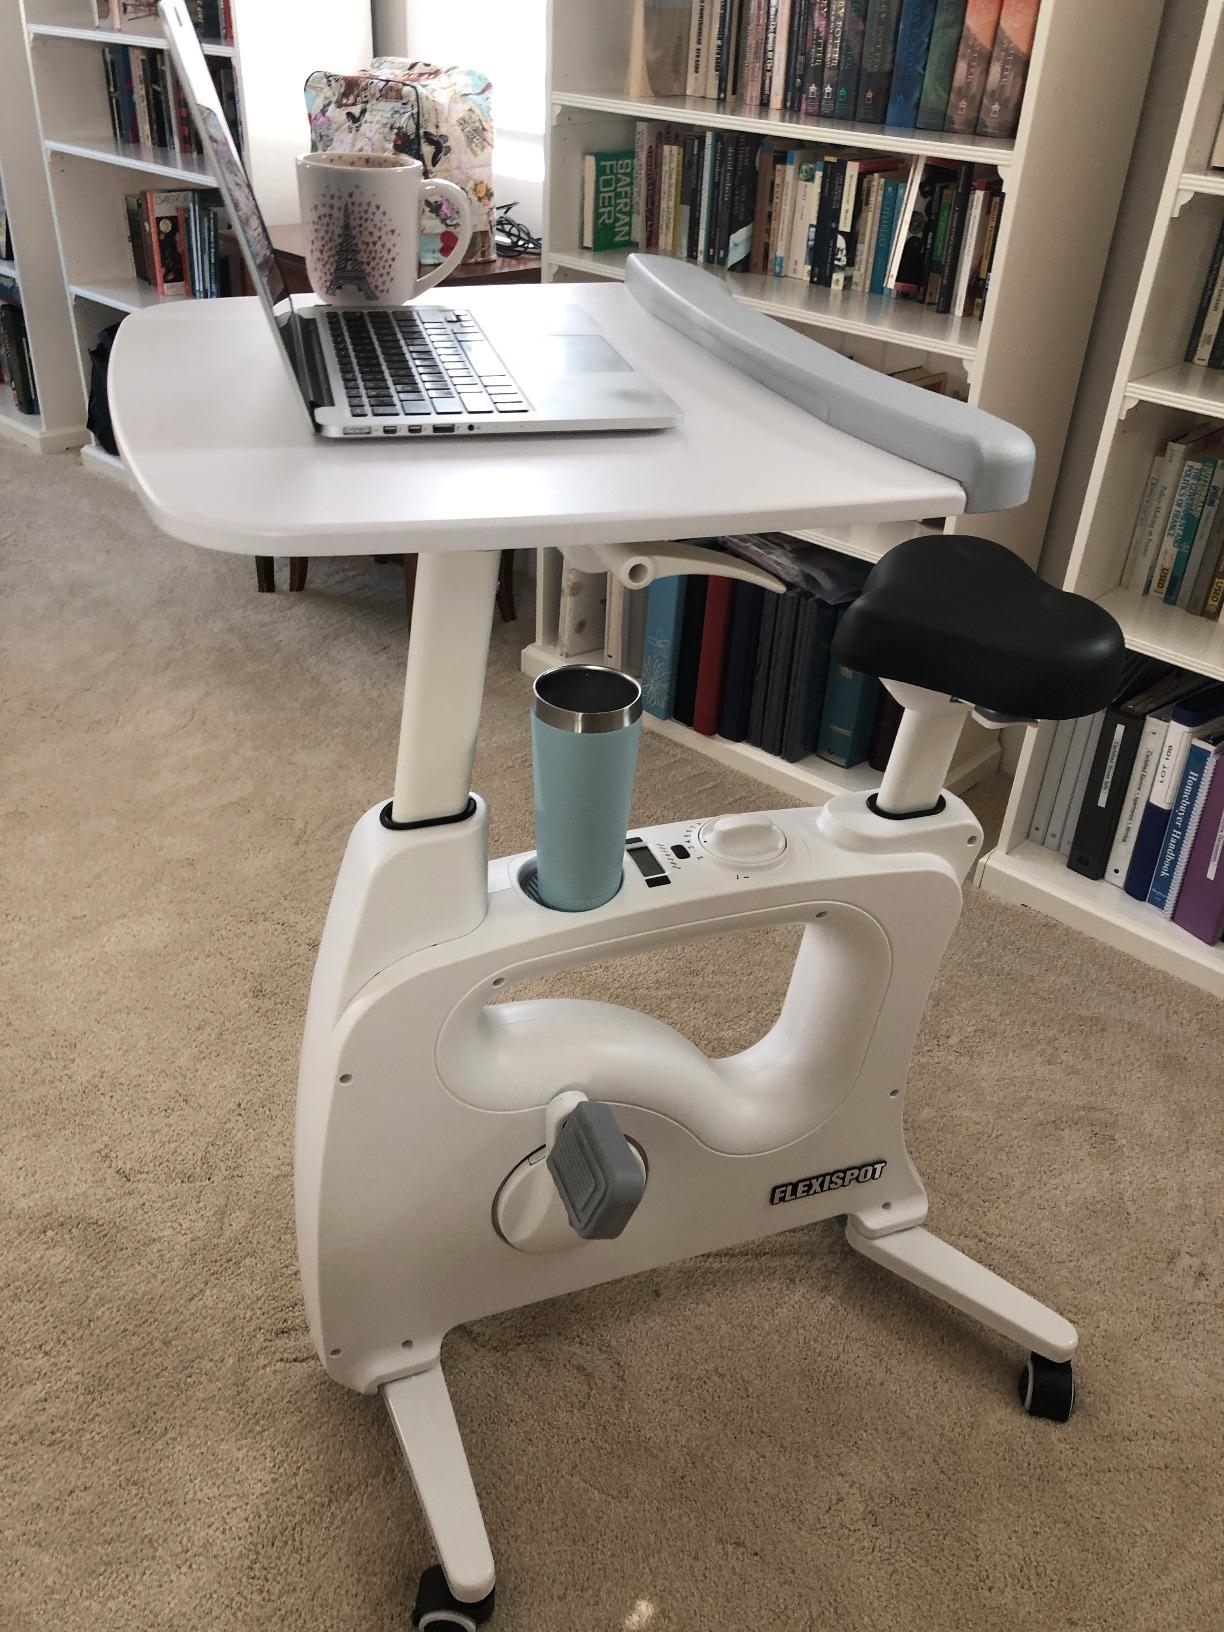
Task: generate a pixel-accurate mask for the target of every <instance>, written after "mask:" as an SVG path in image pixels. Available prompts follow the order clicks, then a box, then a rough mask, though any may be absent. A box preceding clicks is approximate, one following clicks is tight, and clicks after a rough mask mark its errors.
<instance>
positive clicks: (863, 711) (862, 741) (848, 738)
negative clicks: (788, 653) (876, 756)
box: [816, 662, 880, 769]
mask: <svg viewBox="0 0 1224 1632" xmlns="http://www.w3.org/2000/svg"><path fill="white" fill-rule="evenodd" d="M879 693H880V682H879V681H878V680H877V679H876V678H875V676H874V675H869V674H859V673H857V671H856V670H854V669H848V668H847V667H846V665H845V664H844V663H832V662H831V663H830V664H829V677H828V682H827V686H826V689H825V698H824V706H823V708H822V709H821V714H820V731H819V733H818V735H817V741H816V753H817V755H818V756H819V757H820V758H821V759H825V760H828V761H829V763H830V764H833V765H842V766H844V767H846V768H847V769H849V768H850V767H851V766H854V765H861V764H862V762H863V761H864V760H865V759H866V758H867V752H868V749H869V748H870V747H871V728H872V725H873V723H874V720H875V711H876V703H877V700H878V698H879Z"/></svg>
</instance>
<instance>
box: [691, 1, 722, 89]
mask: <svg viewBox="0 0 1224 1632" xmlns="http://www.w3.org/2000/svg"><path fill="white" fill-rule="evenodd" d="M714 5H715V0H692V11H691V15H690V19H689V48H688V70H687V73H686V75H685V86H684V88H685V92H686V94H687V95H688V96H704V95H705V54H706V47H707V44H708V40H709V33H708V30H709V25H710V20H711V17H712V15H713V11H714Z"/></svg>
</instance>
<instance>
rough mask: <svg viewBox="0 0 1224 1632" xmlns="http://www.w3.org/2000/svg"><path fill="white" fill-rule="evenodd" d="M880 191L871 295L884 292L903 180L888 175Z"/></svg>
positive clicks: (903, 185) (903, 189) (903, 187)
mask: <svg viewBox="0 0 1224 1632" xmlns="http://www.w3.org/2000/svg"><path fill="white" fill-rule="evenodd" d="M880 192H881V196H880V219H879V224H878V226H877V228H876V237H875V254H874V257H873V259H872V265H871V283H870V293H871V294H873V295H882V294H883V293H884V277H885V273H886V272H887V270H888V257H889V255H890V253H891V251H892V244H893V237H894V234H895V233H896V230H897V213H898V211H899V210H900V207H901V199H902V197H903V195H904V193H905V182H904V181H902V180H899V179H898V178H896V177H895V176H889V177H887V178H886V179H885V181H884V184H883V187H882V188H881V190H880Z"/></svg>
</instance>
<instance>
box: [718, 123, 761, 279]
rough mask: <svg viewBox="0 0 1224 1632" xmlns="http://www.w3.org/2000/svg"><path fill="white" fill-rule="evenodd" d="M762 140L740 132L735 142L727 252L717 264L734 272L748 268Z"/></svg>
mask: <svg viewBox="0 0 1224 1632" xmlns="http://www.w3.org/2000/svg"><path fill="white" fill-rule="evenodd" d="M760 148H761V137H760V136H755V135H753V134H752V133H750V132H748V131H742V132H741V133H740V134H739V135H738V136H737V137H736V141H735V166H734V170H733V172H732V178H731V200H730V210H729V214H728V216H727V250H726V258H725V261H722V262H720V264H723V265H725V266H726V267H727V269H728V271H733V270H734V269H735V268H736V267H737V266H738V267H744V268H747V265H748V260H749V256H750V255H751V253H752V226H753V219H754V216H755V213H756V182H757V155H758V153H759V152H760Z"/></svg>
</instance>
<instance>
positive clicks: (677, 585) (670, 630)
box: [642, 578, 690, 720]
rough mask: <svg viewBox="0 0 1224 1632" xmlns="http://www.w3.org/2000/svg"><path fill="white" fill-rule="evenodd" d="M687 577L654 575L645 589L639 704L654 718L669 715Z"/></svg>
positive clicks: (674, 688) (674, 681)
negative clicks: (644, 626)
mask: <svg viewBox="0 0 1224 1632" xmlns="http://www.w3.org/2000/svg"><path fill="white" fill-rule="evenodd" d="M689 582H690V580H689V579H687V578H656V579H655V581H654V583H653V584H651V586H650V588H649V590H647V592H646V630H645V635H644V637H643V642H642V707H643V708H644V709H646V711H647V712H648V713H650V714H653V715H654V716H655V718H656V719H660V720H669V719H670V718H671V712H672V703H673V701H674V698H675V692H676V664H677V662H678V660H679V657H680V626H681V622H682V620H683V617H684V597H685V586H686V585H687V584H688V583H689Z"/></svg>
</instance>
